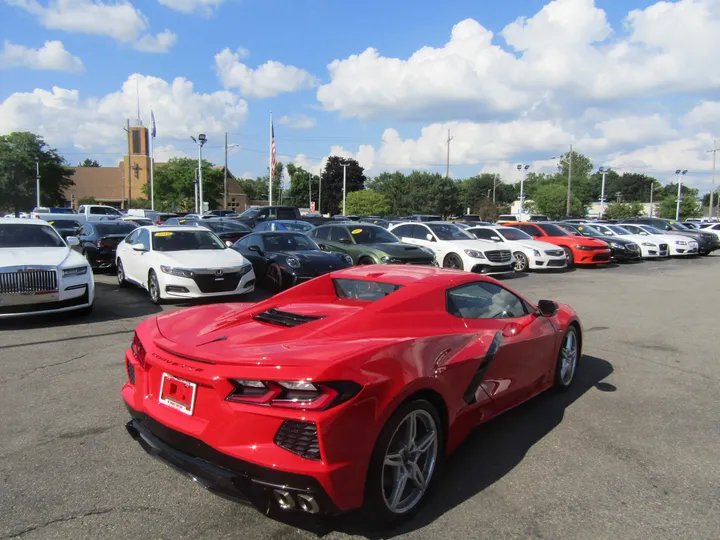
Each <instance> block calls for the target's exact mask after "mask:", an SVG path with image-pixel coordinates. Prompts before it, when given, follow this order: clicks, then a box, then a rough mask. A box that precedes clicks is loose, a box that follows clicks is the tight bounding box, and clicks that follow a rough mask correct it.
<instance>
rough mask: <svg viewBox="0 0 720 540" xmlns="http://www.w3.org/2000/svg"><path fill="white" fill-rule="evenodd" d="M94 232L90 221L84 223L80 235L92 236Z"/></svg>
mask: <svg viewBox="0 0 720 540" xmlns="http://www.w3.org/2000/svg"><path fill="white" fill-rule="evenodd" d="M92 234H93V228H92V225H90V224H89V223H86V224H85V225H83V228H82V231H80V236H92Z"/></svg>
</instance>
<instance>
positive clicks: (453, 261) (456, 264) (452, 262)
mask: <svg viewBox="0 0 720 540" xmlns="http://www.w3.org/2000/svg"><path fill="white" fill-rule="evenodd" d="M443 267H444V268H452V269H453V270H462V269H463V263H462V261H461V260H460V257H458V256H457V255H455V254H454V253H451V254H450V255H448V256H447V257H445V260H444V261H443Z"/></svg>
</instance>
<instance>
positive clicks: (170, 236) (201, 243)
mask: <svg viewBox="0 0 720 540" xmlns="http://www.w3.org/2000/svg"><path fill="white" fill-rule="evenodd" d="M152 241H153V249H154V250H155V251H192V250H196V249H227V248H226V247H225V244H223V242H222V240H220V239H219V238H218V237H217V236H215V235H214V234H213V233H211V232H210V231H203V230H202V229H198V230H196V231H193V230H187V231H158V232H156V233H153V240H152Z"/></svg>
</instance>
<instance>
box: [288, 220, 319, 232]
mask: <svg viewBox="0 0 720 540" xmlns="http://www.w3.org/2000/svg"><path fill="white" fill-rule="evenodd" d="M280 224H281V225H282V226H283V227H285V228H286V229H287V230H288V231H309V230H310V229H314V227H313V226H312V225H310V224H309V223H307V222H305V221H281V222H280Z"/></svg>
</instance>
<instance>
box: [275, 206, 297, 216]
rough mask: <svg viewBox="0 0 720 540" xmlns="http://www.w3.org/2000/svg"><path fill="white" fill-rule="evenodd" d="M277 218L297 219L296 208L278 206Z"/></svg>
mask: <svg viewBox="0 0 720 540" xmlns="http://www.w3.org/2000/svg"><path fill="white" fill-rule="evenodd" d="M277 218H278V219H295V218H297V216H296V215H295V209H294V208H278V210H277Z"/></svg>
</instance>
